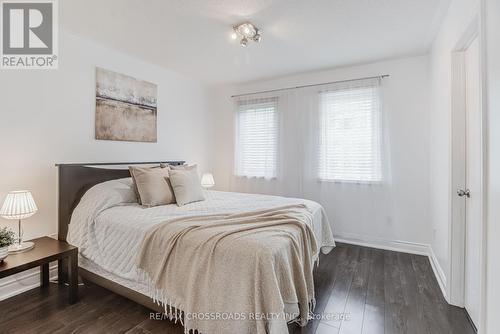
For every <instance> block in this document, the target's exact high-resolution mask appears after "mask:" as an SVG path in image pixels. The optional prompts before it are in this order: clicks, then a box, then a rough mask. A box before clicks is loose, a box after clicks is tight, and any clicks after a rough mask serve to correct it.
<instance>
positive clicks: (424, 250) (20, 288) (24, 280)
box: [0, 233, 448, 301]
mask: <svg viewBox="0 0 500 334" xmlns="http://www.w3.org/2000/svg"><path fill="white" fill-rule="evenodd" d="M335 241H338V242H343V243H346V244H353V245H359V246H365V247H371V248H379V249H385V250H391V251H396V252H403V253H410V254H417V255H425V256H427V257H429V261H430V263H431V267H432V271H433V272H434V276H436V279H437V281H438V284H439V287H440V288H441V292H442V293H443V296H444V298H445V299H446V300H447V301H448V296H447V294H446V287H447V285H446V276H445V274H444V271H443V268H442V267H441V265H440V264H439V261H438V260H437V258H436V255H435V254H434V251H433V250H432V247H431V245H428V244H421V243H415V242H408V241H399V240H384V239H381V238H374V237H369V236H365V235H358V234H350V233H340V234H336V235H335ZM39 275H40V270H39V269H38V268H34V269H31V270H27V271H25V272H23V273H19V274H17V275H13V276H12V277H7V278H4V279H2V280H0V301H1V300H4V299H7V298H9V297H12V296H15V295H17V294H19V293H22V292H25V291H28V290H30V289H33V288H36V287H37V286H40V279H39ZM56 277H57V263H56V264H55V265H51V266H50V278H51V279H53V278H56Z"/></svg>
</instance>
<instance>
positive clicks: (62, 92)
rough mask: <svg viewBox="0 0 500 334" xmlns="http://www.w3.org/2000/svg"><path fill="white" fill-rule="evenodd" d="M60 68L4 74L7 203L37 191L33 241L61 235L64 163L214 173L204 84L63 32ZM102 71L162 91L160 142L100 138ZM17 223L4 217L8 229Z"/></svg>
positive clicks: (3, 187)
mask: <svg viewBox="0 0 500 334" xmlns="http://www.w3.org/2000/svg"><path fill="white" fill-rule="evenodd" d="M59 45H60V55H59V59H60V60H59V69H58V70H54V71H47V70H38V71H36V70H33V71H21V70H19V71H16V70H10V71H7V70H5V71H1V73H0V92H1V107H0V108H1V110H0V136H1V137H0V138H1V140H0V152H1V157H2V158H1V159H2V161H1V163H0V175H1V177H0V200H3V198H4V196H5V194H6V193H7V191H9V190H16V189H29V190H32V191H33V195H34V197H35V200H36V202H37V204H38V207H39V212H38V213H37V214H36V215H35V216H33V217H31V218H29V219H27V220H26V221H25V222H24V225H23V226H24V227H25V232H26V237H28V238H31V237H37V236H42V235H51V234H54V233H57V210H56V208H57V194H56V190H57V189H56V187H57V170H56V167H54V164H55V163H58V162H99V161H109V162H113V161H115V162H116V161H147V160H148V161H155V160H159V159H160V160H161V159H172V160H174V159H182V160H188V161H190V162H197V163H199V164H200V165H201V169H202V170H205V169H210V167H211V158H210V154H209V151H208V148H209V147H210V146H211V145H210V143H211V138H212V130H211V127H210V124H211V122H210V118H209V115H208V112H209V111H208V95H207V91H206V89H205V88H204V87H203V86H201V85H200V84H198V83H196V82H194V81H191V80H189V79H187V78H185V77H183V76H181V75H178V74H176V73H174V72H171V71H168V70H165V69H163V68H160V67H158V66H153V65H150V64H147V63H144V62H142V61H140V60H138V59H134V58H131V57H129V56H126V55H124V54H122V53H119V52H116V51H114V50H111V49H108V48H105V47H103V46H100V45H97V44H94V43H92V42H90V41H88V40H85V39H82V38H80V37H78V36H75V35H73V34H71V33H69V32H67V31H61V34H60V40H59ZM95 66H100V67H103V68H106V69H110V70H113V71H117V72H120V73H123V74H127V75H130V76H133V77H136V78H140V79H144V80H147V81H150V82H153V83H156V84H157V85H158V142H157V143H132V142H112V141H97V140H94V111H95ZM4 225H9V226H15V225H13V224H10V223H9V221H7V220H4V219H0V226H4Z"/></svg>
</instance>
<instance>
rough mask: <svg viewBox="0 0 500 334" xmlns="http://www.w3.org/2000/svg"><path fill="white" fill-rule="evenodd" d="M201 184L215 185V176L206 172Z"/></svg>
mask: <svg viewBox="0 0 500 334" xmlns="http://www.w3.org/2000/svg"><path fill="white" fill-rule="evenodd" d="M201 186H202V187H203V188H210V187H213V186H215V181H214V176H213V175H212V174H210V173H205V174H203V176H202V177H201Z"/></svg>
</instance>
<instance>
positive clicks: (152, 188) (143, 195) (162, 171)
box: [129, 166, 175, 207]
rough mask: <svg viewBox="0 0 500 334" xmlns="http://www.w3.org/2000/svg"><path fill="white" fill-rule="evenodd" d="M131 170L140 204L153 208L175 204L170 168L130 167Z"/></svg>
mask: <svg viewBox="0 0 500 334" xmlns="http://www.w3.org/2000/svg"><path fill="white" fill-rule="evenodd" d="M129 170H130V175H132V179H133V180H134V184H135V186H136V187H137V192H138V193H139V199H140V202H139V203H140V204H142V205H144V206H148V207H151V206H158V205H166V204H172V203H175V196H174V192H173V190H172V186H171V184H170V180H169V169H168V168H150V167H134V166H130V167H129Z"/></svg>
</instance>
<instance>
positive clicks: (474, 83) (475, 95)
mask: <svg viewBox="0 0 500 334" xmlns="http://www.w3.org/2000/svg"><path fill="white" fill-rule="evenodd" d="M479 55H480V52H479V41H478V38H476V39H475V40H474V41H473V42H472V44H471V45H470V46H469V47H468V48H467V50H466V51H465V78H466V80H465V90H466V118H465V122H466V131H465V136H466V146H465V150H466V167H465V184H466V191H467V193H466V194H465V196H463V198H464V200H465V201H466V204H465V219H466V222H465V229H466V232H465V281H464V283H465V300H464V304H465V309H466V310H467V312H468V313H469V316H470V318H471V319H472V321H473V322H474V324H475V325H476V326H477V325H478V324H479V308H480V299H479V298H480V273H481V267H480V266H481V234H482V231H481V219H482V217H481V212H482V210H481V205H482V200H481V193H482V189H481V188H482V182H481V179H482V175H481V168H482V165H481V161H482V140H481V136H482V135H481V90H480V87H481V78H480V61H479Z"/></svg>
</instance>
